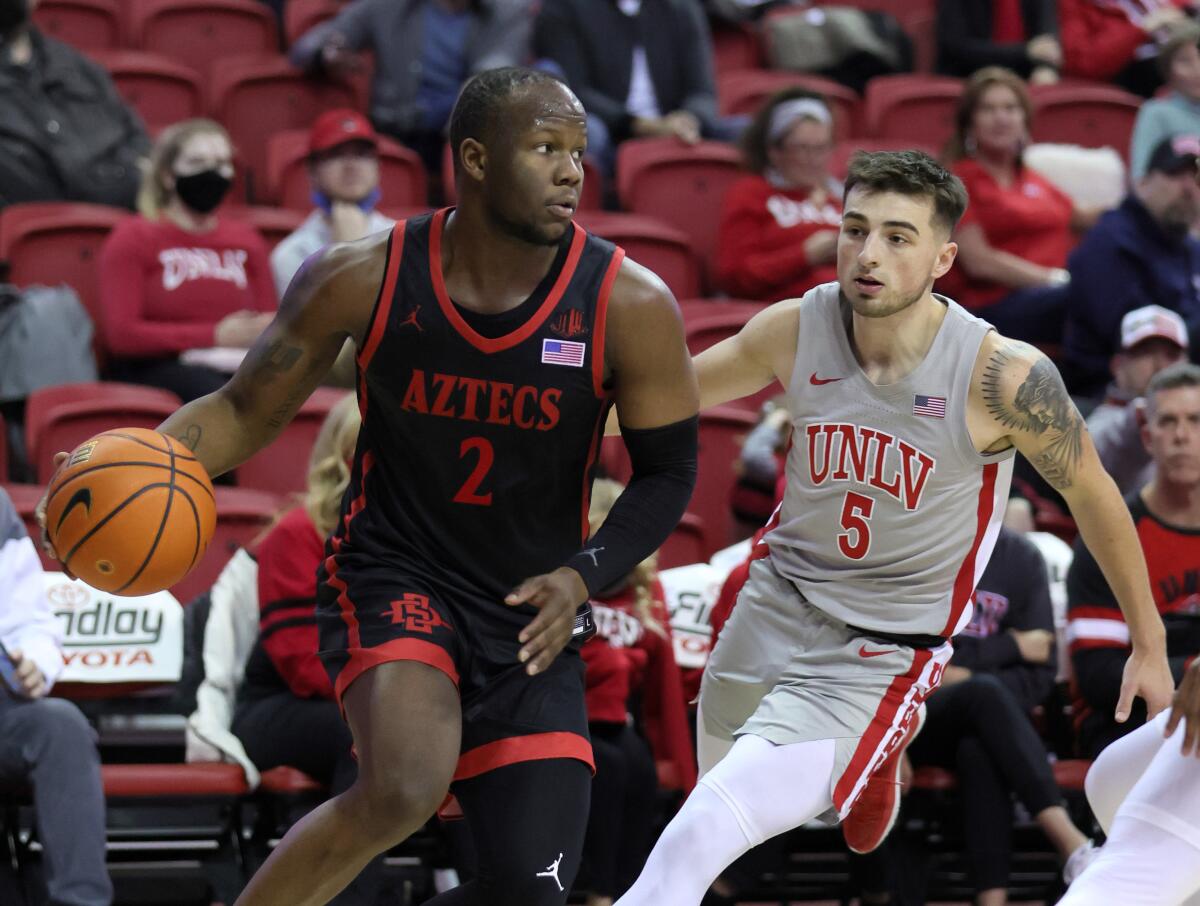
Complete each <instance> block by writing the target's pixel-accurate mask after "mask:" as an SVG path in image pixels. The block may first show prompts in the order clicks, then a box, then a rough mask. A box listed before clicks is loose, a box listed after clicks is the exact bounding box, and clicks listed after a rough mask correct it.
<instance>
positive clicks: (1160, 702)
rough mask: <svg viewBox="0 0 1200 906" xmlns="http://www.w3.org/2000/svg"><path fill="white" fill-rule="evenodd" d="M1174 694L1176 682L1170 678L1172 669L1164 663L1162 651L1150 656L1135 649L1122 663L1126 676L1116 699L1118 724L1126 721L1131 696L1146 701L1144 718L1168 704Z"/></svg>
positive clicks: (1130, 706)
mask: <svg viewBox="0 0 1200 906" xmlns="http://www.w3.org/2000/svg"><path fill="white" fill-rule="evenodd" d="M1174 691H1175V680H1173V679H1172V678H1171V668H1170V666H1169V665H1168V664H1167V655H1166V652H1165V650H1159V651H1155V652H1154V653H1153V654H1146V653H1144V652H1141V651H1138V650H1137V649H1134V652H1133V654H1131V655H1129V660H1127V661H1126V662H1125V673H1124V675H1123V676H1122V678H1121V697H1120V698H1119V699H1118V700H1117V713H1116V718H1117V723H1119V724H1123V723H1125V721H1126V720H1127V719H1128V718H1129V711H1130V709H1131V708H1132V707H1133V699H1134V696H1136V695H1140V696H1141V697H1142V698H1143V699H1145V701H1146V719H1147V720H1149V719H1150V718H1152V717H1154V716H1155V715H1156V714H1158V713H1159V712H1160V711H1162V710H1163V709H1165V708H1166V707H1168V706H1169V705H1170V704H1171V694H1172V693H1173V692H1174Z"/></svg>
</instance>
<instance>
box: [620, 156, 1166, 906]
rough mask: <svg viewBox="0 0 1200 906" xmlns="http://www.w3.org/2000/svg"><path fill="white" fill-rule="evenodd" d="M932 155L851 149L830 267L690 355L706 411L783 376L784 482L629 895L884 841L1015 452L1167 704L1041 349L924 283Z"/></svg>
mask: <svg viewBox="0 0 1200 906" xmlns="http://www.w3.org/2000/svg"><path fill="white" fill-rule="evenodd" d="M966 202H967V198H966V191H965V190H964V188H963V185H962V183H961V182H960V181H959V180H958V178H957V177H955V176H953V175H952V174H950V173H949V172H947V171H946V170H945V169H943V168H942V167H941V166H940V165H939V164H938V163H937V162H936V161H934V160H933V159H932V158H931V157H929V156H928V155H925V154H921V153H918V152H911V151H903V152H880V153H875V154H859V155H857V156H856V157H855V159H854V160H853V162H852V164H851V167H850V173H849V176H848V178H847V181H846V194H845V198H844V204H843V211H844V213H843V219H842V228H841V233H840V235H839V238H838V281H837V283H836V284H826V285H824V286H818V287H816V288H815V289H813V290H811V291H810V292H808V293H807V294H806V295H805V296H804V298H802V299H791V300H787V301H784V302H780V303H779V304H777V305H773V306H771V307H770V308H768V309H766V310H765V311H763V312H762V313H760V314H758V315H756V316H755V317H754V318H753V319H752V320H751V321H750V322H749V323H748V324H747V325H746V326H745V327H744V328H743V329H742V331H741V332H740V333H739V334H738V335H737V336H735V337H732V338H730V339H728V340H726V341H725V342H723V343H720V344H718V345H717V346H714V347H713V348H711V349H709V350H707V351H705V352H704V353H703V354H701V355H700V356H698V357H697V359H696V363H695V364H696V371H697V376H698V378H699V381H700V395H701V406H702V407H707V406H714V405H717V404H719V403H723V402H726V401H728V400H731V399H736V398H739V397H742V396H748V395H750V394H753V393H756V392H758V391H759V390H761V389H762V388H764V387H766V386H767V385H768V384H770V383H771V381H773V380H775V379H778V380H779V381H780V383H782V384H783V386H784V387H785V388H787V398H788V401H787V408H788V411H789V412H790V413H791V415H792V420H793V426H794V431H793V440H792V448H791V451H790V452H789V454H788V461H787V477H788V481H787V492H786V494H785V497H784V501H783V504H782V506H781V508H780V510H779V511H778V512H777V513H776V515H775V517H773V526H772V530H771V531H770V532H769V533H768V534H767V536H766V538H765V539H764V543H763V544H761V545H759V548H758V549H757V550H756V552H755V553H756V557H757V559H756V560H755V562H754V563H753V565H752V566H751V569H750V575H749V579H748V581H747V583H746V586H745V588H744V589H743V591H742V593H741V595H740V597H739V598H738V603H737V606H736V607H735V608H734V611H733V615H732V617H731V618H730V620H729V622H728V623H727V624H726V625H725V628H724V629H723V630H722V632H721V635H720V638H719V639H718V641H717V644H716V647H715V648H714V650H713V653H712V657H711V658H710V660H709V663H708V666H707V668H706V670H705V674H704V681H703V685H702V687H701V692H700V714H699V724H700V725H699V728H698V737H699V749H700V770H701V775H702V776H701V780H700V783H699V785H698V786H697V787H696V789H695V791H694V792H693V793H692V795H691V796H690V797H689V798H688V800H687V802H686V803H684V806H683V808H682V809H681V810H680V812H679V813H678V815H677V816H676V817H675V819H674V820H673V821H672V822H671V823H670V825H669V826H668V827H667V828H666V830H665V831H664V832H663V835H662V837H661V838H660V839H659V841H658V843H657V844H656V846H655V848H654V851H653V853H652V854H651V855H650V858H649V860H648V861H647V863H646V867H645V869H644V870H643V872H642V875H641V877H640V878H639V879H638V880H637V882H636V883H635V884H634V886H633V887H632V888H631V889H630V890H629V892H628V893H627V894H626V895H625V896H624V897H622V898H621V899H620V900H619V901H618V906H651V904H653V906H697V904H698V903H699V902H700V900H701V898H702V897H703V896H704V894H705V892H706V891H707V890H708V887H709V885H710V884H711V883H712V881H713V880H714V879H715V878H716V877H717V875H718V874H719V873H720V872H721V871H722V870H723V869H724V868H725V867H726V866H727V865H728V864H729V863H731V862H732V861H733V860H734V859H736V858H737V857H738V856H739V855H741V854H742V853H743V852H745V851H746V850H748V849H750V848H751V847H753V846H756V845H758V844H759V843H761V842H763V841H764V840H766V839H768V838H770V837H772V836H774V835H776V834H779V833H782V832H783V831H786V830H789V829H791V828H794V827H797V826H799V825H801V824H803V823H805V822H806V821H809V820H811V819H813V818H817V817H823V818H825V819H827V820H837V819H842V820H843V831H844V833H845V836H846V839H847V842H848V843H849V844H850V846H851V847H852V848H853V849H855V850H857V851H859V852H867V851H870V850H872V849H874V848H875V847H876V846H878V845H879V843H880V842H881V841H882V840H883V838H884V837H885V836H886V834H887V832H888V831H889V830H890V829H891V826H892V824H893V823H894V822H895V818H896V813H897V810H898V807H899V799H898V795H897V791H898V780H899V765H900V754H901V753H902V752H903V749H904V747H905V746H906V745H907V744H908V742H909V741H911V739H912V737H913V736H915V735H916V732H917V730H918V729H919V727H920V722H921V719H922V715H923V704H922V703H923V701H924V699H925V698H926V696H928V694H929V693H930V692H931V691H932V690H933V689H934V688H936V687H937V685H938V683H939V681H940V679H941V675H942V671H943V669H944V668H945V665H946V663H947V662H948V661H949V659H950V653H951V646H950V641H949V640H950V639H951V638H952V637H953V636H954V634H955V633H956V632H958V631H959V630H960V629H961V628H962V627H963V626H965V625H966V624H967V623H968V622H969V620H970V618H971V606H972V605H971V595H972V592H973V591H974V588H975V582H976V580H977V579H978V577H979V575H980V574H981V573H982V572H983V568H984V566H985V565H986V563H987V560H988V556H989V555H990V553H991V549H992V545H993V543H994V542H995V538H996V533H997V532H998V530H999V522H1000V517H1001V515H1002V511H1003V507H1004V503H1005V500H1006V498H1007V494H1008V480H1009V475H1010V473H1011V468H1012V457H1013V455H1014V451H1019V452H1021V453H1022V454H1023V455H1024V456H1025V457H1026V458H1028V459H1029V461H1030V462H1031V463H1033V464H1034V466H1036V467H1037V469H1038V471H1039V472H1040V473H1041V474H1042V475H1043V476H1044V477H1045V478H1046V480H1047V481H1049V482H1050V483H1051V484H1052V485H1053V486H1054V487H1055V488H1056V489H1058V490H1059V492H1060V493H1061V494H1062V495H1063V497H1064V499H1065V500H1066V501H1067V503H1068V504H1069V505H1070V507H1071V511H1072V513H1073V515H1074V516H1075V519H1076V521H1077V522H1078V524H1079V530H1080V532H1081V533H1082V535H1083V538H1084V540H1085V541H1086V542H1087V544H1088V546H1089V548H1090V549H1091V550H1092V552H1093V553H1094V554H1095V556H1096V559H1097V560H1098V561H1099V562H1100V564H1101V566H1102V568H1103V570H1104V573H1105V575H1106V576H1107V577H1108V579H1109V581H1110V584H1111V586H1112V588H1113V590H1114V592H1115V593H1116V595H1117V598H1118V599H1119V601H1120V603H1121V607H1122V610H1123V611H1124V612H1125V614H1126V619H1127V621H1128V623H1129V628H1130V632H1131V634H1132V637H1133V654H1132V655H1131V656H1130V658H1129V661H1128V663H1127V665H1126V668H1125V676H1124V683H1123V686H1122V690H1121V696H1120V702H1119V704H1118V705H1117V720H1119V721H1123V720H1124V719H1125V718H1126V717H1127V715H1128V712H1129V708H1130V705H1131V703H1132V701H1133V698H1134V696H1135V695H1141V696H1142V697H1143V698H1145V700H1146V703H1147V705H1148V709H1149V713H1150V714H1152V715H1153V714H1156V713H1158V712H1159V711H1161V710H1162V709H1163V708H1164V707H1166V706H1167V705H1168V704H1169V702H1170V697H1171V693H1172V690H1173V684H1172V680H1171V674H1170V671H1169V669H1168V666H1167V660H1166V646H1165V641H1164V629H1163V625H1162V622H1161V620H1160V619H1159V617H1158V613H1157V610H1156V608H1155V606H1154V601H1153V599H1152V597H1151V594H1150V587H1149V580H1148V578H1147V573H1146V565H1145V561H1144V560H1143V557H1142V553H1141V547H1140V545H1139V544H1138V541H1137V536H1136V534H1135V533H1134V527H1133V523H1132V521H1131V519H1130V516H1129V509H1128V507H1126V505H1125V504H1124V502H1123V501H1122V499H1121V495H1120V493H1119V492H1118V490H1117V488H1116V486H1115V485H1114V484H1113V482H1112V480H1111V479H1110V478H1109V476H1108V475H1107V474H1106V473H1105V471H1104V469H1103V467H1102V466H1101V465H1100V461H1099V459H1098V458H1097V456H1096V453H1095V450H1094V449H1093V447H1092V442H1091V440H1090V438H1089V437H1088V434H1087V430H1086V428H1085V426H1084V422H1083V419H1082V418H1080V416H1079V413H1078V412H1077V411H1076V410H1075V407H1074V406H1073V405H1072V403H1071V401H1070V399H1069V397H1068V396H1067V393H1066V390H1065V388H1064V387H1063V383H1062V379H1061V378H1060V377H1059V374H1058V372H1057V370H1056V369H1055V367H1054V366H1053V365H1052V364H1051V363H1050V361H1049V360H1048V359H1047V358H1046V357H1045V356H1044V355H1042V354H1041V353H1040V352H1038V351H1037V350H1036V349H1034V348H1033V347H1030V346H1028V345H1026V344H1024V343H1019V342H1016V341H1012V340H1008V339H1006V338H1004V337H1002V336H999V335H998V334H997V333H996V332H995V331H994V330H993V329H991V327H990V326H989V325H988V324H986V323H985V322H983V321H981V320H979V319H978V318H975V317H973V316H972V315H970V314H968V313H967V312H966V311H965V310H964V309H962V308H961V307H959V306H958V305H957V304H955V303H954V302H952V301H951V300H949V299H945V298H943V297H941V296H936V295H934V294H933V293H932V291H931V290H932V286H933V282H934V280H936V279H937V278H938V277H940V276H942V275H943V274H945V273H946V272H947V271H948V270H949V269H950V267H951V266H952V265H953V263H954V256H955V253H956V252H957V246H956V245H955V244H954V243H953V242H952V241H950V235H951V232H952V231H953V229H954V227H955V225H956V224H957V222H958V220H959V218H960V217H961V216H962V213H963V211H964V209H965V208H966Z"/></svg>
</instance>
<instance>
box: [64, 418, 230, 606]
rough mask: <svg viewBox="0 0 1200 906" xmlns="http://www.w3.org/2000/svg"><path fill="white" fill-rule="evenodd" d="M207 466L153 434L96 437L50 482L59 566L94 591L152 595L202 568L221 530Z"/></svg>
mask: <svg viewBox="0 0 1200 906" xmlns="http://www.w3.org/2000/svg"><path fill="white" fill-rule="evenodd" d="M216 519H217V515H216V501H215V499H214V496H213V488H212V482H211V481H210V480H209V478H208V473H207V472H205V470H204V466H202V465H201V464H200V461H199V460H198V459H197V458H196V457H195V455H193V454H192V452H191V451H190V450H188V449H187V448H186V447H184V446H183V445H182V444H181V443H179V441H177V440H175V438H173V437H168V436H167V435H165V434H160V433H159V432H157V431H151V430H149V429H146V428H117V429H114V430H112V431H105V432H104V433H103V434H97V435H96V436H95V437H93V438H91V439H90V440H88V441H86V442H84V443H82V444H80V445H79V446H78V447H76V448H75V449H74V450H72V451H71V455H70V456H69V457H68V458H67V460H66V461H65V462H64V463H63V465H62V468H60V469H59V470H58V472H57V473H56V474H55V475H54V477H53V478H52V479H51V481H50V488H49V491H48V493H47V502H46V533H47V536H48V537H49V539H50V542H51V543H52V544H53V545H54V550H55V551H56V552H57V553H58V557H59V560H60V561H61V562H62V564H63V565H64V566H65V567H66V568H67V569H69V570H70V571H71V572H72V573H73V574H75V575H76V576H78V577H79V578H80V579H82V580H83V581H84V582H86V583H87V584H88V585H91V586H92V587H93V588H97V589H100V590H101V591H106V592H109V593H111V594H115V595H126V596H130V597H132V596H136V595H148V594H151V593H153V592H156V591H161V590H163V589H165V588H170V587H171V586H172V585H174V584H175V583H176V582H178V581H179V580H180V579H182V578H183V577H184V576H185V575H187V573H188V571H189V570H190V569H191V568H192V567H193V566H195V565H196V564H197V563H199V562H200V558H201V557H203V556H204V551H205V550H206V549H207V547H208V543H209V541H210V540H211V539H212V536H213V530H214V528H215V527H216Z"/></svg>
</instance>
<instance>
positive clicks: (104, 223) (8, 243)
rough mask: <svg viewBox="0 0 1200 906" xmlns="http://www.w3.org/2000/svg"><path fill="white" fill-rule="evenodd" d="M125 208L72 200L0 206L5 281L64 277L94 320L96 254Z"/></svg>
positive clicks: (55, 280)
mask: <svg viewBox="0 0 1200 906" xmlns="http://www.w3.org/2000/svg"><path fill="white" fill-rule="evenodd" d="M128 216H130V215H129V212H128V211H126V210H123V209H122V208H110V207H107V206H106V205H95V204H76V203H71V202H32V203H29V204H14V205H9V206H8V207H6V208H4V209H2V210H0V259H3V260H5V261H7V262H8V264H9V272H8V279H9V282H11V283H15V284H17V285H18V286H28V285H29V284H31V283H45V284H49V285H55V284H58V283H66V284H67V285H68V286H70V287H71V288H72V289H74V290H75V292H77V293H78V294H79V298H80V299H81V300H82V302H83V304H84V307H85V308H87V310H88V314H90V315H91V316H92V320H93V321H94V322H97V323H98V317H97V315H98V303H99V291H98V290H99V287H98V286H97V279H98V277H97V270H98V268H97V259H98V258H99V255H100V247H101V246H102V245H103V244H104V240H105V239H107V238H108V233H109V231H110V230H111V229H112V228H113V226H114V225H115V224H116V223H117V221H118V220H120V219H121V218H122V217H128Z"/></svg>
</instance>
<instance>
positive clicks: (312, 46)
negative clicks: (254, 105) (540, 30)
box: [290, 0, 533, 173]
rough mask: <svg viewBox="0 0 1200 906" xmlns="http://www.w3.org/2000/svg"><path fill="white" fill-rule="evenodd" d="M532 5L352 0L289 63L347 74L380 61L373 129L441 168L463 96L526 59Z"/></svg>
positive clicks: (491, 0)
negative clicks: (368, 57)
mask: <svg viewBox="0 0 1200 906" xmlns="http://www.w3.org/2000/svg"><path fill="white" fill-rule="evenodd" d="M532 23H533V20H532V12H531V10H530V0H354V2H353V3H350V4H349V5H347V6H346V7H345V8H344V9H342V11H341V12H340V13H339V14H338V15H337V16H335V17H334V18H333V19H331V20H329V21H328V22H322V23H321V24H320V25H317V26H316V27H315V28H313V29H312V30H310V31H309V32H307V33H306V34H304V35H302V36H301V37H300V39H299V40H297V41H296V43H295V44H294V45H293V46H292V49H291V52H290V58H291V60H292V62H293V63H294V64H295V65H297V66H299V67H301V68H303V69H307V70H314V69H315V70H318V71H320V70H324V71H327V72H329V73H330V74H332V75H344V74H347V73H349V72H353V71H355V70H356V69H358V68H360V67H361V62H360V59H359V56H358V53H359V52H360V51H371V52H373V53H374V55H375V74H374V77H373V79H372V82H371V103H370V115H371V120H372V122H374V123H375V128H376V129H378V130H379V131H380V132H382V133H384V134H386V135H391V136H393V137H395V138H396V139H398V140H399V141H401V142H403V143H404V144H405V145H408V146H409V147H410V148H412V149H413V150H414V151H416V152H417V153H418V154H420V155H421V159H422V160H424V161H425V166H426V167H427V168H428V169H429V170H430V172H433V173H436V172H438V171H439V169H440V167H441V159H442V147H443V145H445V143H446V138H445V129H446V125H447V123H448V121H449V119H450V111H451V109H452V108H453V107H454V101H455V99H457V97H458V91H459V89H460V88H461V87H462V86H463V83H464V82H466V80H467V79H469V78H470V77H471V76H473V75H475V74H476V73H479V72H483V71H484V70H485V69H496V68H498V67H501V66H517V65H520V64H522V63H525V62H526V60H527V58H528V56H529V43H530V33H531V29H532Z"/></svg>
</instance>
